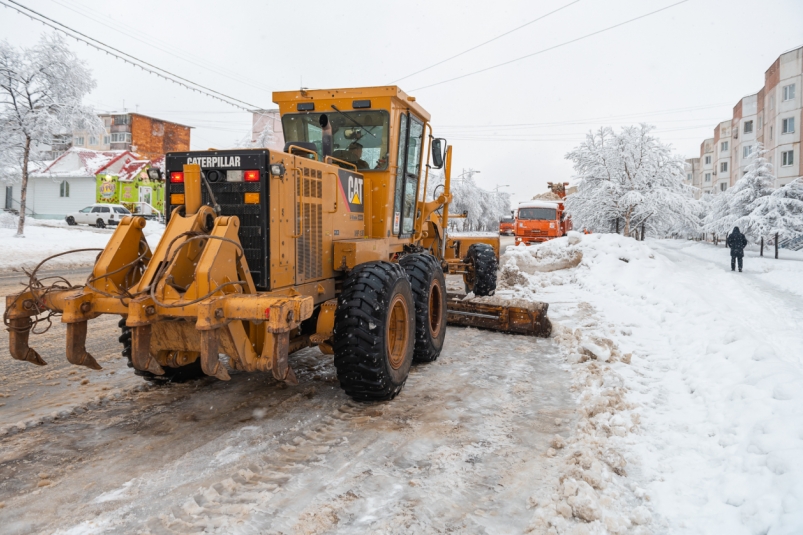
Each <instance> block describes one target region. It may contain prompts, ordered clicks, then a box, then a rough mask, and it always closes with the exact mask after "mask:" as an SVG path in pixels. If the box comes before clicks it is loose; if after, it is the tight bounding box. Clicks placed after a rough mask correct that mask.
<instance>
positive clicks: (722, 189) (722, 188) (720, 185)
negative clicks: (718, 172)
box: [719, 182, 728, 191]
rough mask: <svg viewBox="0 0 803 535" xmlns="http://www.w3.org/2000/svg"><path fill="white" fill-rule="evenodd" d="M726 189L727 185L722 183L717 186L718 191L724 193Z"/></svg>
mask: <svg viewBox="0 0 803 535" xmlns="http://www.w3.org/2000/svg"><path fill="white" fill-rule="evenodd" d="M726 189H728V185H727V184H725V183H724V182H721V183H720V184H719V191H725V190H726Z"/></svg>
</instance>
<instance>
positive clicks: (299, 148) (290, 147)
mask: <svg viewBox="0 0 803 535" xmlns="http://www.w3.org/2000/svg"><path fill="white" fill-rule="evenodd" d="M293 149H298V150H300V151H301V152H308V153H309V154H312V155H313V156H315V161H316V162H317V161H318V153H317V152H315V151H314V150H310V149H305V148H304V147H299V146H298V145H290V146H289V147H287V152H288V153H289V154H293Z"/></svg>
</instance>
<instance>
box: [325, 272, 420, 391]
mask: <svg viewBox="0 0 803 535" xmlns="http://www.w3.org/2000/svg"><path fill="white" fill-rule="evenodd" d="M414 303H415V302H414V300H413V293H412V291H411V289H410V282H409V281H408V280H407V276H406V275H405V272H404V270H403V269H402V267H401V266H399V265H398V264H392V263H390V262H367V263H365V264H361V265H359V266H357V267H356V268H354V270H353V271H352V272H351V274H349V276H348V277H347V278H346V280H345V282H344V283H343V291H342V293H341V294H340V297H338V300H337V309H336V310H335V328H334V334H333V343H332V347H333V349H334V353H335V368H336V369H337V378H338V379H339V380H340V386H341V387H342V388H343V390H345V392H346V394H348V395H349V396H350V397H352V398H353V399H355V400H357V401H383V400H388V399H393V398H394V397H396V395H397V394H398V393H399V392H401V389H402V387H403V386H404V382H405V381H406V380H407V376H408V374H409V373H410V366H411V365H412V362H413V348H414V345H415V341H414V340H415V317H414V311H415V304H414Z"/></svg>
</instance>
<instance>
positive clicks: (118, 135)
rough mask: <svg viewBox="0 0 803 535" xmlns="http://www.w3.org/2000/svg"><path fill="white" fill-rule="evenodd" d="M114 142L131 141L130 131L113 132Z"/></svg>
mask: <svg viewBox="0 0 803 535" xmlns="http://www.w3.org/2000/svg"><path fill="white" fill-rule="evenodd" d="M111 142H112V143H131V133H130V132H114V133H112V141H111Z"/></svg>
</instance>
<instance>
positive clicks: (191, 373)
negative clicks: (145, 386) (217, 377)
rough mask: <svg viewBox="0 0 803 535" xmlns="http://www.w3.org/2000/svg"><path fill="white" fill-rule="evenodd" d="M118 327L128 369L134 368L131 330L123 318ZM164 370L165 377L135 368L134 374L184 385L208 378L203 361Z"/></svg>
mask: <svg viewBox="0 0 803 535" xmlns="http://www.w3.org/2000/svg"><path fill="white" fill-rule="evenodd" d="M117 326H118V327H120V329H121V331H122V334H121V335H120V337H119V338H118V340H119V342H120V343H121V344H123V356H124V357H125V358H126V359H127V360H128V367H129V368H134V363H133V362H131V329H130V328H129V327H126V324H125V318H121V319H120V321H119V322H118V323H117ZM162 368H163V369H164V371H165V373H164V375H155V374H152V373H151V372H147V371H142V370H138V369H136V368H134V374H135V375H139V376H140V377H142V378H143V379H145V380H146V381H153V382H159V383H184V382H186V381H192V380H194V379H201V378H202V377H206V374H205V373H204V371H203V370H202V369H201V359H197V360H195V361H194V362H191V363H189V364H187V365H186V366H181V367H180V368H171V367H170V366H162Z"/></svg>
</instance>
